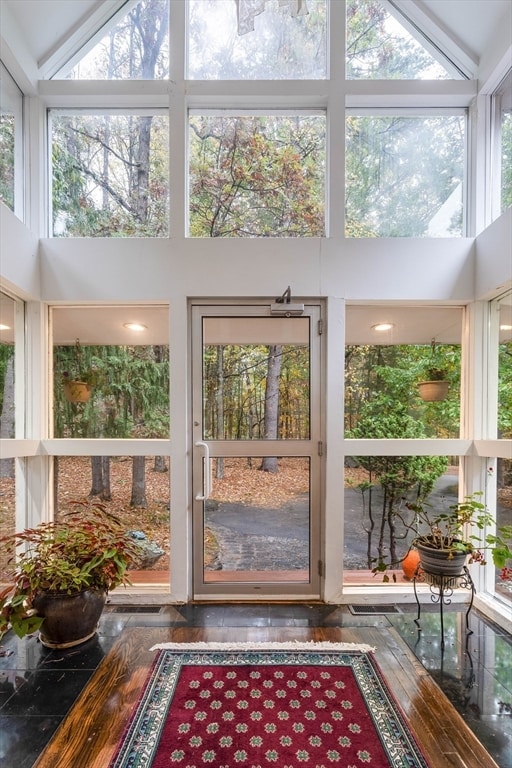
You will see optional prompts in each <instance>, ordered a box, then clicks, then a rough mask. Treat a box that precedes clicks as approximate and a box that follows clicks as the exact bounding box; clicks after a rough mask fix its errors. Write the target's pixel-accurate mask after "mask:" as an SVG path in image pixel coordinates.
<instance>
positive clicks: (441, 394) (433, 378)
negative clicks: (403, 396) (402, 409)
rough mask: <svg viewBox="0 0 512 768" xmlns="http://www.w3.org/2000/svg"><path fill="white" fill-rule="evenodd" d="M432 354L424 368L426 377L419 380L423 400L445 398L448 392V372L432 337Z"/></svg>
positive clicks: (430, 400)
mask: <svg viewBox="0 0 512 768" xmlns="http://www.w3.org/2000/svg"><path fill="white" fill-rule="evenodd" d="M430 348H431V354H430V358H429V360H428V362H427V365H426V367H425V368H424V373H423V377H424V379H423V380H422V381H420V382H418V390H419V394H420V397H421V399H422V400H425V401H427V402H436V401H440V400H444V399H445V398H446V396H447V394H448V387H449V381H448V373H447V371H446V369H445V368H444V367H443V366H442V360H441V359H440V356H439V353H438V352H437V350H436V341H435V339H432V343H431V345H430Z"/></svg>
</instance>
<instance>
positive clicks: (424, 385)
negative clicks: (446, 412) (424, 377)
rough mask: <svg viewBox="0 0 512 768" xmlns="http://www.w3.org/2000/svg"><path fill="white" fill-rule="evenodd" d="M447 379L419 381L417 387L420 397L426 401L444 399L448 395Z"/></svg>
mask: <svg viewBox="0 0 512 768" xmlns="http://www.w3.org/2000/svg"><path fill="white" fill-rule="evenodd" d="M448 387H449V382H448V381H420V382H419V384H418V389H419V391H420V397H421V399H422V400H426V401H427V402H438V401H440V400H445V399H446V396H447V395H448Z"/></svg>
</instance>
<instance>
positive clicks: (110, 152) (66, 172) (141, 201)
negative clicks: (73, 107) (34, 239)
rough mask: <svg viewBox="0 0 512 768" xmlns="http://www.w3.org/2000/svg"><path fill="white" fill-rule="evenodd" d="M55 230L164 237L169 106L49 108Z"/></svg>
mask: <svg viewBox="0 0 512 768" xmlns="http://www.w3.org/2000/svg"><path fill="white" fill-rule="evenodd" d="M50 118H51V140H52V210H53V217H52V233H53V235H54V236H55V237H95V236H96V237H112V236H115V237H165V236H166V235H167V232H168V169H169V160H168V145H169V136H168V133H169V121H168V117H167V114H160V113H159V114H155V112H154V111H153V112H151V113H147V112H144V111H142V110H139V111H136V112H131V113H129V114H127V113H124V112H112V113H109V114H106V113H89V112H88V111H81V112H74V113H70V112H67V111H63V110H54V111H52V112H51V113H50Z"/></svg>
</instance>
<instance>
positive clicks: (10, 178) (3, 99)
mask: <svg viewBox="0 0 512 768" xmlns="http://www.w3.org/2000/svg"><path fill="white" fill-rule="evenodd" d="M22 118H23V95H22V93H21V91H20V90H19V88H18V86H17V85H16V83H15V82H14V80H13V79H12V77H11V76H10V74H9V73H8V72H7V70H6V69H5V67H4V65H3V64H2V63H1V62H0V201H1V202H3V203H5V205H6V206H7V207H8V208H10V209H11V211H14V213H15V214H16V215H17V216H18V217H19V218H22V215H23V154H22V145H23V141H22V139H23V124H22Z"/></svg>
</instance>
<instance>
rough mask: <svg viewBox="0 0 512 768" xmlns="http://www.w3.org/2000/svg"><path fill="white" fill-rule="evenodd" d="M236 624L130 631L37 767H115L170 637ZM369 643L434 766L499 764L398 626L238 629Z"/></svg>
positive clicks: (210, 634)
mask: <svg viewBox="0 0 512 768" xmlns="http://www.w3.org/2000/svg"><path fill="white" fill-rule="evenodd" d="M234 639H235V638H234V637H233V628H229V627H200V628H199V627H198V628H191V627H182V628H174V629H170V628H163V627H155V628H151V627H145V628H134V629H125V630H124V631H123V633H122V635H121V636H120V637H119V639H118V640H117V641H116V643H115V645H114V646H113V647H112V649H111V650H110V652H109V653H108V655H107V656H106V657H105V659H104V660H103V661H102V663H101V664H100V666H99V667H98V669H97V670H96V672H95V673H94V675H93V677H92V678H91V679H90V681H89V683H88V684H87V686H86V687H85V688H84V690H83V691H82V694H81V695H80V697H79V698H78V700H77V702H76V703H75V706H74V707H73V709H72V710H71V711H70V713H69V714H68V716H67V717H66V719H65V720H64V721H63V723H62V725H61V726H60V728H59V729H58V731H57V732H56V733H55V735H54V737H53V739H52V740H51V741H50V742H49V744H48V746H47V747H46V749H45V751H44V752H43V753H42V754H41V755H40V757H39V759H38V760H37V761H36V763H35V764H34V768H55V766H66V768H107V767H108V765H109V762H110V760H111V758H112V755H113V753H114V752H115V749H116V745H117V742H118V740H119V738H120V737H121V735H122V733H123V730H124V727H125V725H126V723H127V721H128V718H129V714H130V712H131V710H132V708H133V707H134V705H135V704H136V702H137V698H138V695H139V692H140V690H141V688H142V685H143V683H144V680H145V678H146V676H147V674H148V671H149V669H150V666H151V662H152V660H153V658H154V655H155V654H154V652H150V651H149V648H151V646H152V645H154V644H156V643H163V642H182V643H187V642H198V641H205V642H226V643H229V642H230V641H233V640H234ZM293 640H299V641H308V640H314V641H323V640H328V641H331V642H351V643H367V644H369V645H372V646H374V647H375V648H376V652H375V659H376V661H377V663H378V664H379V666H380V668H381V670H382V672H383V673H384V676H385V678H386V681H387V683H388V686H389V688H390V690H391V691H392V693H393V695H394V696H395V698H396V700H397V701H398V702H399V704H400V706H401V708H402V710H403V712H404V714H405V716H406V717H407V719H408V721H409V724H410V727H411V730H412V732H413V733H414V735H415V737H416V739H417V741H418V743H419V744H420V745H421V747H422V749H423V751H424V754H425V756H426V758H427V760H428V762H429V766H430V768H499V766H497V763H496V762H495V761H494V760H493V759H492V757H491V756H490V755H489V754H488V752H487V751H486V750H485V749H484V748H483V746H482V745H481V744H480V742H479V741H478V739H477V738H476V736H475V735H474V734H473V732H472V731H471V730H470V729H469V728H468V727H467V726H466V724H465V722H464V720H463V719H462V718H461V717H460V715H459V714H458V713H457V711H456V710H455V709H454V708H453V706H452V705H451V703H450V702H449V701H448V699H447V698H446V697H445V695H444V694H443V693H442V692H441V690H440V689H439V688H438V686H437V685H436V683H435V682H434V681H433V680H432V678H431V677H430V676H429V674H428V672H427V671H426V670H425V669H424V668H423V666H422V665H421V664H420V662H419V661H418V660H417V659H416V657H415V656H414V655H413V654H412V652H411V651H410V650H409V649H408V648H407V647H406V646H405V644H404V643H403V642H402V640H401V639H400V637H399V636H398V634H397V633H396V632H395V630H394V629H392V628H391V629H386V631H385V632H383V631H382V629H378V628H374V627H357V628H337V627H319V628H303V629H302V628H297V627H289V628H288V627H237V628H236V641H237V642H266V641H269V642H286V641H293Z"/></svg>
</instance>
